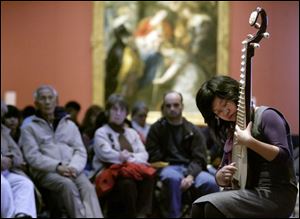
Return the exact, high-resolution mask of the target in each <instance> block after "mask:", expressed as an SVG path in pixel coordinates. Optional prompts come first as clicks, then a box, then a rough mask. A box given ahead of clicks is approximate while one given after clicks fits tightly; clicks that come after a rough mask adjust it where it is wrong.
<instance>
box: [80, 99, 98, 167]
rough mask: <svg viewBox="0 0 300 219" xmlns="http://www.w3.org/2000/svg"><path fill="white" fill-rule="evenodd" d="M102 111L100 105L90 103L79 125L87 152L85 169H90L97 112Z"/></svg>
mask: <svg viewBox="0 0 300 219" xmlns="http://www.w3.org/2000/svg"><path fill="white" fill-rule="evenodd" d="M103 111H104V110H103V109H102V107H100V106H98V105H91V106H90V107H89V108H88V109H87V111H86V113H85V115H84V117H83V120H82V123H81V126H80V132H81V136H82V140H83V143H84V145H85V147H86V150H87V154H88V159H87V164H86V167H85V169H86V171H90V170H91V169H92V160H93V156H94V150H93V142H94V134H95V131H96V129H97V128H96V119H97V117H98V116H99V114H100V113H102V112H103Z"/></svg>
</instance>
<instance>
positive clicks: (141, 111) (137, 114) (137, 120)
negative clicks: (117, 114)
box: [131, 101, 150, 144]
mask: <svg viewBox="0 0 300 219" xmlns="http://www.w3.org/2000/svg"><path fill="white" fill-rule="evenodd" d="M148 111H149V109H148V107H147V106H146V104H145V103H144V102H141V101H138V102H135V103H134V105H133V107H132V111H131V124H132V128H134V129H135V130H136V131H137V133H138V134H139V135H140V137H141V140H142V142H143V143H144V144H145V143H146V138H147V135H148V132H149V129H150V125H149V124H147V123H146V119H147V115H148Z"/></svg>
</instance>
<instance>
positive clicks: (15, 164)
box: [1, 101, 37, 218]
mask: <svg viewBox="0 0 300 219" xmlns="http://www.w3.org/2000/svg"><path fill="white" fill-rule="evenodd" d="M6 112H7V107H6V105H5V103H4V102H3V101H1V118H3V116H4V114H5V113H6ZM24 167H25V162H24V159H23V155H22V152H21V150H20V148H19V147H18V145H17V143H16V142H15V141H14V140H13V138H12V137H11V135H10V134H9V129H8V128H7V127H6V126H5V125H4V124H1V218H12V217H16V218H36V216H37V214H36V205H35V195H34V184H33V183H32V181H31V180H30V179H29V178H28V177H27V176H26V174H25V173H24V172H23V169H24Z"/></svg>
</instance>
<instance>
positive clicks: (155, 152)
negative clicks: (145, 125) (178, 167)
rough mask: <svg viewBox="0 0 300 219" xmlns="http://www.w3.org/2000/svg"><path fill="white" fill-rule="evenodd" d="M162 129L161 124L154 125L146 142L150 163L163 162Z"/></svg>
mask: <svg viewBox="0 0 300 219" xmlns="http://www.w3.org/2000/svg"><path fill="white" fill-rule="evenodd" d="M163 128H164V127H162V126H161V125H160V124H157V123H155V124H153V125H152V126H151V128H150V131H149V134H148V136H147V140H146V150H147V151H148V153H149V162H151V163H153V162H157V161H163V160H162V159H163V153H162V147H163V146H162V141H163V139H162V138H161V136H162V135H161V134H160V132H162V129H163Z"/></svg>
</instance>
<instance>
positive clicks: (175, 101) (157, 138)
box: [146, 91, 219, 218]
mask: <svg viewBox="0 0 300 219" xmlns="http://www.w3.org/2000/svg"><path fill="white" fill-rule="evenodd" d="M162 111H163V112H162V113H163V117H162V118H161V119H159V120H158V121H157V122H155V123H154V124H153V125H152V126H151V129H150V131H149V135H148V137H147V141H146V148H147V151H148V153H149V156H150V157H149V161H150V162H151V163H154V162H164V163H167V164H168V165H167V166H165V167H163V168H161V169H160V171H159V178H160V180H161V181H162V183H163V188H162V193H163V194H164V196H165V198H166V201H164V202H163V203H162V204H163V205H166V206H164V208H165V209H166V212H165V214H166V215H164V216H165V217H168V218H178V217H180V214H181V207H182V204H181V203H182V194H183V192H184V191H187V190H188V189H190V188H193V191H196V192H197V195H200V196H202V195H205V194H209V193H212V192H217V191H219V187H218V186H217V184H216V182H215V178H214V176H213V175H211V174H209V173H208V172H207V168H206V165H207V162H206V145H205V137H204V136H203V135H202V134H201V132H200V130H199V128H198V127H196V126H195V125H193V124H192V123H191V122H189V121H187V120H186V119H185V118H184V117H183V116H182V111H183V98H182V95H181V94H180V93H178V92H175V91H171V92H168V93H166V94H165V95H164V100H163V105H162Z"/></svg>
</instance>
